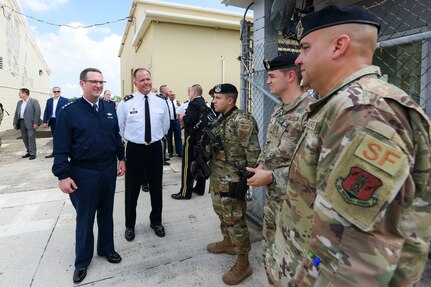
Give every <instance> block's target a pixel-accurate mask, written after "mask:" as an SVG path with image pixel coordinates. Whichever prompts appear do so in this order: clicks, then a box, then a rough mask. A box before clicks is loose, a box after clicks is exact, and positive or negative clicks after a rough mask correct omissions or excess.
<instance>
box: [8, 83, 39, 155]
mask: <svg viewBox="0 0 431 287" xmlns="http://www.w3.org/2000/svg"><path fill="white" fill-rule="evenodd" d="M18 95H19V97H20V99H21V100H19V101H18V103H17V104H16V110H15V115H14V118H13V127H14V129H16V130H18V129H21V136H22V140H23V142H24V144H25V148H26V149H27V153H26V154H25V155H23V156H22V158H27V157H28V158H29V159H30V160H33V159H35V158H36V137H35V132H36V129H37V128H38V127H39V126H40V105H39V102H38V101H37V100H36V99H32V98H30V91H29V90H28V89H26V88H22V89H20V90H19V93H18Z"/></svg>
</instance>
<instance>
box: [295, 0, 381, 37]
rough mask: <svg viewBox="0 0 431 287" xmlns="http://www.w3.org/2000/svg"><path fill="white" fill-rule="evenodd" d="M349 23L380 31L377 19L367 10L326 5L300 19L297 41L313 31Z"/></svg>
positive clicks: (297, 28) (356, 7)
mask: <svg viewBox="0 0 431 287" xmlns="http://www.w3.org/2000/svg"><path fill="white" fill-rule="evenodd" d="M350 23H356V24H365V25H371V26H375V27H376V28H377V31H380V23H379V19H377V17H376V16H375V15H373V14H371V13H370V12H369V11H368V10H366V9H364V8H361V7H358V6H348V7H341V6H337V5H328V6H326V7H325V8H322V9H320V10H318V11H316V12H313V13H310V14H307V15H305V16H303V17H302V18H301V20H300V21H299V23H298V26H297V27H296V30H297V31H296V32H297V38H298V41H299V40H301V39H302V38H303V37H305V36H306V35H307V34H309V33H311V32H313V31H316V30H319V29H323V28H327V27H331V26H336V25H341V24H350Z"/></svg>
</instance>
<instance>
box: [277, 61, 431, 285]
mask: <svg viewBox="0 0 431 287" xmlns="http://www.w3.org/2000/svg"><path fill="white" fill-rule="evenodd" d="M379 74H380V70H379V68H378V67H375V66H370V67H366V68H364V69H361V70H359V71H357V72H356V73H354V74H352V75H351V76H350V77H348V78H347V79H345V80H344V81H343V82H341V83H339V84H338V85H337V86H336V87H335V88H334V89H333V90H332V91H330V92H329V93H328V94H327V95H326V96H324V97H323V98H322V99H321V100H319V101H317V102H316V103H314V104H312V105H311V106H310V115H311V118H310V119H309V120H308V122H307V125H306V130H305V132H304V134H303V136H302V137H301V139H300V141H299V144H298V146H297V148H296V150H295V153H294V156H293V159H292V163H291V167H290V170H289V176H288V180H289V185H288V190H287V194H286V201H285V202H284V203H283V210H282V216H281V222H280V224H282V226H280V228H279V230H277V232H276V246H278V248H281V250H283V248H284V251H283V252H282V253H283V254H279V256H282V257H283V256H284V258H283V260H284V261H283V260H282V262H284V264H283V266H280V274H281V276H284V277H285V278H286V280H287V281H288V282H289V280H290V278H293V279H291V280H290V282H289V283H288V284H289V285H291V286H295V285H297V286H411V285H412V284H414V282H417V281H418V280H420V276H421V273H422V271H423V268H424V266H425V263H426V261H427V257H428V240H429V239H430V238H431V236H430V235H431V228H430V224H431V207H430V202H431V192H430V188H431V182H430V178H431V177H430V170H431V154H430V152H431V151H430V150H431V146H430V140H431V139H430V122H429V120H428V118H427V116H426V115H425V114H424V112H423V111H422V110H421V109H420V108H419V107H418V105H417V104H416V103H415V102H414V101H413V100H412V99H411V97H409V96H408V95H407V94H406V93H404V92H403V91H402V90H400V89H398V88H397V87H395V86H393V85H390V84H388V83H385V82H383V81H381V80H379V79H378V75H379ZM283 243H284V247H283Z"/></svg>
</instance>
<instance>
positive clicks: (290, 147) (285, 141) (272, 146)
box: [257, 92, 314, 196]
mask: <svg viewBox="0 0 431 287" xmlns="http://www.w3.org/2000/svg"><path fill="white" fill-rule="evenodd" d="M313 101H314V99H313V98H312V96H311V95H310V93H309V92H305V93H304V94H302V95H301V96H300V97H298V98H297V99H296V100H295V101H293V102H292V103H289V104H283V103H281V104H279V105H277V106H276V107H275V109H274V112H273V113H272V115H271V119H270V122H269V125H268V130H267V134H266V143H265V147H264V150H263V151H262V152H261V153H260V155H259V159H258V161H257V163H258V164H261V165H263V167H264V169H266V170H272V171H273V175H274V179H275V181H274V182H272V183H271V184H270V185H269V186H268V188H269V190H270V192H271V193H273V195H276V196H281V195H283V194H284V193H285V192H286V188H287V172H288V170H289V165H290V160H291V158H292V154H293V151H294V150H295V146H296V144H297V143H298V140H299V138H300V137H301V134H302V132H303V131H304V125H305V118H306V116H307V114H308V112H309V109H308V106H309V105H310V103H312V102H313Z"/></svg>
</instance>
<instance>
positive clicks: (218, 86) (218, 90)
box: [214, 85, 221, 93]
mask: <svg viewBox="0 0 431 287" xmlns="http://www.w3.org/2000/svg"><path fill="white" fill-rule="evenodd" d="M214 92H216V93H220V92H221V85H217V86H216V87H215V88H214Z"/></svg>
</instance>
